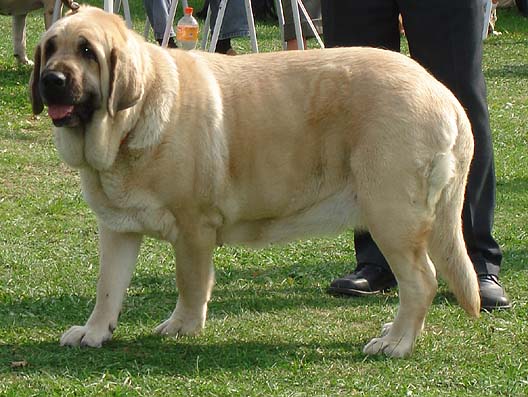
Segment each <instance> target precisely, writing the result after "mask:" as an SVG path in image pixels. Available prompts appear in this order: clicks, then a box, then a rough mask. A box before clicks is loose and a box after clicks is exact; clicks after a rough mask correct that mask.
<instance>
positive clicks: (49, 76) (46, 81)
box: [42, 71, 66, 89]
mask: <svg viewBox="0 0 528 397" xmlns="http://www.w3.org/2000/svg"><path fill="white" fill-rule="evenodd" d="M42 85H43V86H44V87H45V88H48V89H52V88H64V87H66V75H65V74H64V73H62V72H56V71H51V72H47V73H46V74H44V76H42Z"/></svg>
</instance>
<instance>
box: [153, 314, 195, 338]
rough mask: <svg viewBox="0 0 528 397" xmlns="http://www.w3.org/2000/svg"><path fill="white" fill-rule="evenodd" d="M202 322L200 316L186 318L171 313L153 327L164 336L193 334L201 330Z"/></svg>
mask: <svg viewBox="0 0 528 397" xmlns="http://www.w3.org/2000/svg"><path fill="white" fill-rule="evenodd" d="M204 323H205V320H204V319H202V318H201V317H197V318H192V319H188V318H183V317H181V316H178V315H174V314H173V315H172V316H171V317H170V318H168V319H167V320H165V321H164V322H162V323H161V324H160V325H158V326H157V327H156V328H155V329H154V332H155V333H157V334H159V335H166V336H178V335H189V336H194V335H198V334H199V333H200V332H201V331H202V329H203V328H204Z"/></svg>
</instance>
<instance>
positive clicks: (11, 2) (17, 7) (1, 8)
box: [0, 0, 42, 15]
mask: <svg viewBox="0 0 528 397" xmlns="http://www.w3.org/2000/svg"><path fill="white" fill-rule="evenodd" d="M39 8H42V1H39V0H26V1H23V0H0V14H3V15H25V14H27V13H28V12H30V11H33V10H37V9H39Z"/></svg>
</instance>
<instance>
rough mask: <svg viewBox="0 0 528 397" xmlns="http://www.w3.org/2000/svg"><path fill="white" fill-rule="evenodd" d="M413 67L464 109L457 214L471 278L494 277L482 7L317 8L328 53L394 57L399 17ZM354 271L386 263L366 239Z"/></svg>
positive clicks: (361, 237) (404, 3)
mask: <svg viewBox="0 0 528 397" xmlns="http://www.w3.org/2000/svg"><path fill="white" fill-rule="evenodd" d="M400 13H401V15H402V17H403V24H404V28H405V34H406V36H407V41H408V43H409V50H410V53H411V56H412V58H413V59H415V60H416V61H417V62H419V63H420V64H421V65H422V66H424V67H425V68H426V69H428V70H429V72H430V73H431V74H432V75H433V76H435V77H436V78H437V79H438V80H440V81H441V82H443V83H444V84H445V85H446V86H447V87H448V88H449V89H450V90H451V91H452V92H453V93H454V94H455V96H456V97H457V98H458V100H459V101H460V103H461V104H462V105H463V106H464V108H465V109H466V112H467V113H468V117H469V120H470V122H471V126H472V129H473V136H474V138H475V154H474V157H473V161H472V164H471V170H470V173H469V177H468V184H467V189H466V198H465V203H464V208H463V213H462V223H463V228H464V239H465V241H466V247H467V249H468V253H469V256H470V258H471V260H472V261H473V264H474V266H475V270H476V271H477V273H479V274H486V273H489V274H495V275H498V273H499V268H500V263H501V260H502V254H501V251H500V248H499V246H498V244H497V242H496V241H495V240H494V238H493V237H492V234H491V230H492V226H493V212H494V208H495V170H494V161H493V147H492V140H491V130H490V125H489V113H488V106H487V100H486V83H485V81H484V75H483V73H482V28H483V23H484V11H483V2H482V0H367V1H365V0H346V1H343V0H322V14H323V30H324V41H325V45H326V46H327V47H341V46H372V47H379V48H385V49H389V50H393V51H399V50H400V34H399V29H398V14H400ZM354 243H355V248H356V258H357V262H358V264H361V263H375V264H379V265H381V266H385V267H387V268H388V265H387V262H386V260H385V258H384V257H383V255H382V254H381V252H380V250H379V249H378V247H377V246H376V244H375V243H374V241H373V240H372V238H371V236H370V234H368V233H356V236H355V238H354Z"/></svg>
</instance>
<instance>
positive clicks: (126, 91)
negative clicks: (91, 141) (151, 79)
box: [107, 48, 143, 117]
mask: <svg viewBox="0 0 528 397" xmlns="http://www.w3.org/2000/svg"><path fill="white" fill-rule="evenodd" d="M109 80H110V81H109V85H110V87H109V89H108V105H107V106H108V114H109V115H110V117H114V116H115V114H116V113H117V112H118V111H120V110H124V109H127V108H129V107H132V106H134V105H135V104H136V103H137V102H138V101H139V99H140V98H141V96H142V95H143V85H142V84H141V80H142V79H141V77H140V75H139V71H138V69H137V66H136V65H135V64H133V62H132V61H131V60H130V59H129V57H127V56H126V54H125V53H124V52H123V51H122V50H119V49H117V48H113V49H112V52H111V53H110V76H109Z"/></svg>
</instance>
